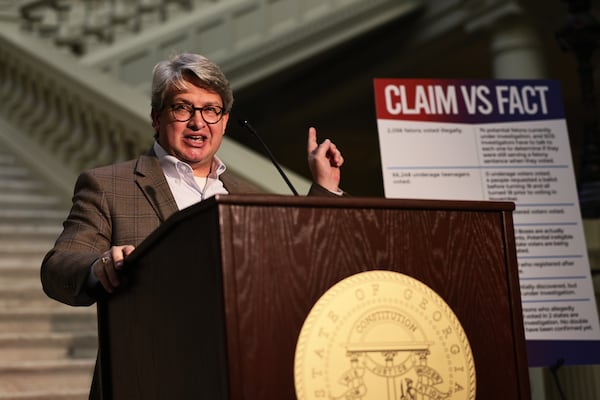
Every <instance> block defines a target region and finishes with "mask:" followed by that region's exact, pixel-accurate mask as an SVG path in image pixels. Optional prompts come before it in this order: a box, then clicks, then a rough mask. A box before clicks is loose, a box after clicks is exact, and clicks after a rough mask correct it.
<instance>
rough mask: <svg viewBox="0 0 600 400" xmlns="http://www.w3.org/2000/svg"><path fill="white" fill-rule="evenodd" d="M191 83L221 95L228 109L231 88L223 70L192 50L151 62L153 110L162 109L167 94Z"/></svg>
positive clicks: (229, 109) (231, 100) (226, 109)
mask: <svg viewBox="0 0 600 400" xmlns="http://www.w3.org/2000/svg"><path fill="white" fill-rule="evenodd" d="M190 83H192V84H193V85H195V86H198V87H201V88H203V89H206V90H210V91H211V92H215V93H217V94H218V95H220V96H221V100H222V101H223V109H224V111H225V113H229V112H230V111H231V107H232V105H233V92H232V90H231V87H230V86H229V81H228V80H227V78H226V77H225V74H223V71H221V68H219V66H218V65H217V64H215V63H214V62H212V61H210V60H209V59H207V58H206V57H204V56H201V55H199V54H193V53H182V54H177V55H175V56H172V57H170V58H169V59H168V60H164V61H161V62H159V63H158V64H156V65H155V66H154V69H153V71H152V98H151V106H152V110H153V111H155V112H158V111H160V110H162V109H163V107H164V106H165V101H166V100H167V96H169V95H171V94H173V93H177V92H180V91H183V90H185V89H187V88H188V87H189V84H190Z"/></svg>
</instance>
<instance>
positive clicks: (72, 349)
mask: <svg viewBox="0 0 600 400" xmlns="http://www.w3.org/2000/svg"><path fill="white" fill-rule="evenodd" d="M44 185H45V182H44V180H42V179H39V178H36V176H35V173H34V172H33V170H32V169H29V168H28V167H27V166H26V165H25V164H24V163H23V162H21V161H20V160H19V159H18V157H17V156H16V155H15V154H13V153H11V152H10V150H9V149H7V146H4V145H3V144H2V143H0V400H17V399H19V400H50V399H56V400H83V399H87V397H88V392H89V386H90V382H91V377H92V372H93V367H94V360H95V357H96V349H97V331H96V309H95V307H70V306H66V305H63V304H61V303H58V302H56V301H54V300H52V299H50V298H48V297H47V296H46V295H45V294H44V292H43V291H42V287H41V283H40V278H39V268H40V263H41V261H42V258H43V256H44V254H45V253H46V252H47V251H48V250H49V249H50V247H51V246H52V244H53V242H54V240H55V239H56V237H57V236H58V234H59V233H60V230H61V229H62V228H61V223H62V220H63V219H64V217H65V216H66V213H67V211H68V210H67V209H66V207H65V205H64V202H61V199H60V198H59V197H58V196H56V195H54V194H53V193H52V191H51V190H50V189H49V188H47V187H45V186H44Z"/></svg>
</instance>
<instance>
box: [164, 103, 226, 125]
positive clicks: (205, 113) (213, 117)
mask: <svg viewBox="0 0 600 400" xmlns="http://www.w3.org/2000/svg"><path fill="white" fill-rule="evenodd" d="M196 111H200V115H201V116H202V119H203V120H204V122H206V123H207V124H216V123H217V122H219V121H220V120H221V118H223V107H219V106H206V107H194V106H193V105H191V104H188V103H175V104H171V115H173V118H175V120H176V121H179V122H187V121H189V120H190V119H192V117H193V116H194V114H195V113H196Z"/></svg>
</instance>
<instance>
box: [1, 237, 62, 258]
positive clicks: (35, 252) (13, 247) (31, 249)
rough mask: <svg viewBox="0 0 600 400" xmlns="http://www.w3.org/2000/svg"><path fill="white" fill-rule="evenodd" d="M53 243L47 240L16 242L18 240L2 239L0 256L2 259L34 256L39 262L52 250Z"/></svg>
mask: <svg viewBox="0 0 600 400" xmlns="http://www.w3.org/2000/svg"><path fill="white" fill-rule="evenodd" d="M53 244H54V242H53V241H52V240H50V239H49V238H37V239H36V238H31V239H30V240H18V238H10V239H3V240H1V241H0V254H2V257H9V258H16V257H21V256H27V257H30V256H36V257H39V259H40V261H41V260H42V259H43V257H44V256H45V255H46V253H47V252H48V250H50V249H51V248H52V245H53Z"/></svg>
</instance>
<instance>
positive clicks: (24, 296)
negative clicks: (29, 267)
mask: <svg viewBox="0 0 600 400" xmlns="http://www.w3.org/2000/svg"><path fill="white" fill-rule="evenodd" d="M62 306H64V304H62V303H59V302H57V301H56V300H52V299H51V298H49V297H48V296H46V293H44V291H43V289H42V284H41V282H40V281H39V280H38V281H36V282H27V281H26V282H16V283H13V284H1V285H0V310H14V309H18V308H48V309H57V308H60V307H62Z"/></svg>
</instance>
